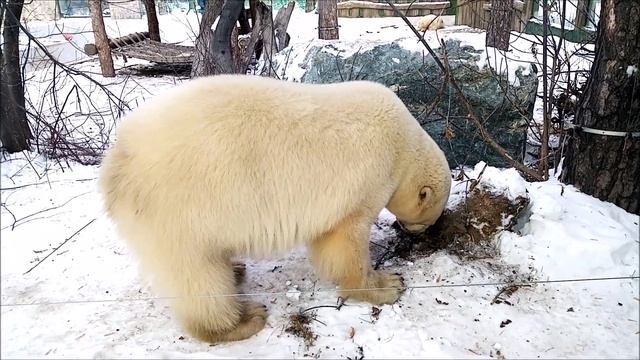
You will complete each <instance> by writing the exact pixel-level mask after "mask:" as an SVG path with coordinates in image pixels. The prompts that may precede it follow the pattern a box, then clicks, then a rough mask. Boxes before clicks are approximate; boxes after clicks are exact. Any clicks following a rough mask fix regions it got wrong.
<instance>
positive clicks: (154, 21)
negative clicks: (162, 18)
mask: <svg viewBox="0 0 640 360" xmlns="http://www.w3.org/2000/svg"><path fill="white" fill-rule="evenodd" d="M144 8H145V10H146V12H147V26H148V27H149V38H150V39H151V40H153V41H157V42H160V25H159V24H158V15H157V14H156V0H144Z"/></svg>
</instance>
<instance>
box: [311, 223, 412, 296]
mask: <svg viewBox="0 0 640 360" xmlns="http://www.w3.org/2000/svg"><path fill="white" fill-rule="evenodd" d="M369 226H370V222H369V221H367V219H366V218H362V217H350V218H347V219H345V220H343V221H342V222H341V223H340V224H338V226H336V227H335V228H334V229H332V230H331V231H329V232H327V233H325V234H323V235H322V236H320V237H319V238H318V239H316V240H314V241H313V242H312V243H311V244H310V246H309V249H310V254H311V262H312V264H313V265H314V267H315V268H316V270H317V271H318V272H319V274H320V275H321V276H324V277H327V278H329V279H332V280H334V281H337V282H338V284H339V285H340V290H339V293H340V296H342V297H350V298H354V299H358V300H363V301H367V302H370V303H373V304H392V303H394V302H396V300H398V298H399V297H400V295H401V294H402V292H403V291H404V284H403V281H402V278H401V277H400V275H399V274H393V273H387V272H382V271H374V270H373V269H372V268H371V263H370V259H369Z"/></svg>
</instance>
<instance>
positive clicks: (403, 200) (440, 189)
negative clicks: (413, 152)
mask: <svg viewBox="0 0 640 360" xmlns="http://www.w3.org/2000/svg"><path fill="white" fill-rule="evenodd" d="M433 145H434V146H437V145H435V143H434V144H433ZM433 150H435V151H432V153H435V154H433V155H434V156H427V157H423V158H419V159H413V160H412V162H411V163H412V164H411V165H410V166H408V167H406V168H405V173H404V174H403V178H402V179H401V180H400V182H399V186H398V188H397V189H396V191H395V192H394V193H393V195H392V197H391V199H390V200H389V203H388V204H387V206H386V207H387V209H388V210H389V211H390V212H391V213H393V214H394V215H395V216H396V219H397V220H398V222H399V223H400V225H401V226H402V227H403V228H404V229H405V230H407V231H409V232H412V233H418V232H422V231H424V230H426V229H427V228H428V227H429V226H431V225H433V224H434V223H435V222H436V220H438V218H439V217H440V216H441V215H442V212H443V211H444V209H445V207H446V205H447V201H448V200H449V193H450V191H451V171H450V170H449V164H448V163H447V160H446V158H445V157H444V154H443V153H442V151H440V149H433Z"/></svg>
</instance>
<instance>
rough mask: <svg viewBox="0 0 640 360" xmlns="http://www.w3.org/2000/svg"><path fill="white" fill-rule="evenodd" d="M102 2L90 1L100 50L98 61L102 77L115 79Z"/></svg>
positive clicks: (94, 29)
mask: <svg viewBox="0 0 640 360" xmlns="http://www.w3.org/2000/svg"><path fill="white" fill-rule="evenodd" d="M100 1H101V0H89V11H90V12H91V25H92V26H93V35H94V37H95V42H96V47H97V48H98V59H100V69H102V76H104V77H114V76H116V71H115V70H114V68H113V59H112V58H111V48H110V47H109V40H108V39H107V32H106V30H105V29H104V19H103V18H102V4H101V3H100Z"/></svg>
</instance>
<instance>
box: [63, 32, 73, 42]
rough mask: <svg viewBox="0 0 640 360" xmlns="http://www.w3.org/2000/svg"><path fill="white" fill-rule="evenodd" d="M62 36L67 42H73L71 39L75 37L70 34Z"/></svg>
mask: <svg viewBox="0 0 640 360" xmlns="http://www.w3.org/2000/svg"><path fill="white" fill-rule="evenodd" d="M62 36H64V39H65V40H67V41H71V39H73V35H71V34H70V33H62Z"/></svg>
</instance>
